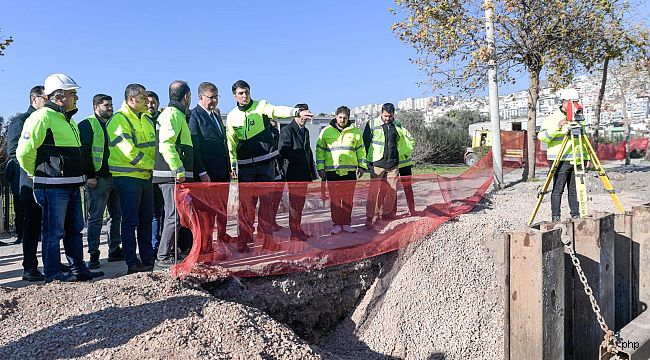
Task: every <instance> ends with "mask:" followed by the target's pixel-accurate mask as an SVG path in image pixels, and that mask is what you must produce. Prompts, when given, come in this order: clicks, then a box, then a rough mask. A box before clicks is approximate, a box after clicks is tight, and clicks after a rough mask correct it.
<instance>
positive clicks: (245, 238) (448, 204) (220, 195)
mask: <svg viewBox="0 0 650 360" xmlns="http://www.w3.org/2000/svg"><path fill="white" fill-rule="evenodd" d="M505 139H506V140H505V141H503V142H502V154H503V159H504V162H503V168H504V173H507V172H509V171H511V170H513V169H515V168H517V167H521V166H523V165H524V161H523V160H524V159H525V152H526V151H525V143H526V141H525V133H524V132H519V133H517V134H515V135H513V136H510V137H506V138H505ZM645 141H646V142H645V143H641V144H635V146H638V147H640V146H643V145H644V144H646V145H647V139H646V140H645ZM621 146H623V144H616V145H612V148H615V149H616V151H612V150H611V149H610V148H609V147H608V146H606V145H601V146H600V147H599V156H600V154H601V151H603V153H602V154H603V155H604V156H603V158H601V160H603V161H605V160H614V159H617V158H618V156H619V155H618V153H619V152H620V148H621ZM601 149H604V150H601ZM611 154H615V155H611ZM536 155H537V156H536V158H537V161H536V162H538V163H541V164H540V165H544V164H548V162H547V161H546V159H545V152H543V151H541V150H540V148H539V146H538V147H537V154H536ZM613 156H615V158H614V159H612V157H613ZM492 171H493V169H492V154H491V152H489V153H488V154H487V155H486V156H484V157H483V158H482V159H481V160H480V161H479V162H478V163H477V164H476V165H474V166H473V167H471V168H470V169H468V170H466V171H465V172H464V173H463V174H461V175H457V176H442V175H437V174H426V175H414V176H411V177H402V178H401V179H400V180H398V190H397V214H396V215H397V216H396V218H395V219H389V220H382V221H380V222H379V223H378V224H376V226H375V228H374V229H373V230H368V229H366V228H365V226H364V224H365V222H366V214H367V211H366V205H367V202H368V198H369V189H370V187H371V184H372V182H373V181H377V180H370V179H367V178H364V179H360V180H356V181H336V182H320V181H319V182H312V183H285V182H272V183H235V182H233V183H230V184H228V183H185V184H180V185H178V187H177V189H176V194H177V196H176V205H177V209H178V213H179V216H180V219H181V224H182V225H183V226H185V227H188V228H189V229H190V230H191V231H192V234H193V245H192V249H191V251H190V253H189V255H188V256H187V257H186V258H185V259H184V260H183V261H182V262H181V263H179V264H178V265H176V266H174V267H173V268H172V275H174V276H178V277H181V278H182V277H185V276H188V275H192V276H195V277H200V278H211V277H213V276H216V275H224V274H231V275H236V276H268V275H279V274H286V273H291V272H297V271H306V270H312V269H320V268H323V267H328V266H333V265H340V264H345V263H348V262H352V261H358V260H361V259H365V258H369V257H373V256H377V255H381V254H384V253H387V252H390V251H393V250H396V249H399V248H403V247H405V246H407V245H409V244H411V243H413V242H414V241H416V240H418V239H421V238H422V237H424V236H426V235H428V234H430V233H431V232H433V231H434V230H435V229H436V228H437V227H438V226H440V225H441V224H442V223H444V222H445V221H448V220H450V219H452V218H454V217H457V216H459V215H460V214H463V213H467V212H469V211H470V210H471V209H472V208H473V207H474V206H475V205H476V204H477V203H478V202H479V201H480V200H481V197H482V196H483V194H484V193H485V192H486V191H487V189H488V187H489V186H490V184H491V182H492ZM384 186H385V184H384ZM409 187H411V188H412V193H413V196H412V201H413V204H414V205H415V209H416V210H417V212H416V213H415V214H414V215H410V214H409V213H408V211H407V210H408V204H407V199H406V196H405V192H404V189H405V188H407V189H408V188H409ZM290 195H293V196H290ZM296 195H298V197H301V196H302V195H304V201H305V203H304V209H303V212H302V224H301V227H302V229H303V230H304V231H305V232H306V233H308V234H310V235H311V238H308V239H306V241H303V240H298V239H295V238H291V236H290V230H289V208H290V206H291V204H290V203H291V200H290V197H293V198H294V199H295V198H296ZM239 197H242V198H243V199H246V200H245V202H246V203H248V204H249V205H245V206H243V207H242V209H241V210H242V211H239V210H240V209H239V207H240V201H239ZM332 197H334V198H335V199H340V198H345V197H349V198H351V200H352V205H351V211H350V214H349V216H350V220H351V221H350V225H351V227H352V228H353V229H354V230H356V232H355V233H346V232H341V233H339V234H336V235H332V234H330V229H331V228H332V225H333V223H332V217H333V215H334V216H335V217H336V218H338V219H340V218H341V211H342V210H344V208H345V201H343V202H339V205H337V206H335V208H336V209H335V214H332V211H331V206H330V198H332ZM255 198H258V199H260V202H259V203H258V204H257V206H255V205H252V204H253V200H254V199H255ZM343 200H345V199H343ZM341 204H343V205H342V206H341ZM238 212H240V214H238ZM371 212H372V213H375V211H371ZM343 213H345V211H343ZM343 215H344V216H343V218H345V216H347V214H343ZM244 216H248V217H249V218H251V219H253V222H251V224H250V227H246V226H242V225H243V224H242V222H241V221H239V219H240V218H241V217H244ZM215 219H217V220H216V221H215ZM216 222H217V223H218V222H221V223H223V224H225V225H224V227H220V226H217V225H216V224H215V223H216ZM274 222H277V224H279V225H280V226H281V227H282V229H276V231H273V230H272V229H273V226H274V224H273V223H274ZM224 230H225V232H226V233H227V234H228V235H229V236H228V237H225V236H223V235H219V232H220V231H221V232H222V233H223V231H224ZM264 234H267V235H266V236H265V235H264Z"/></svg>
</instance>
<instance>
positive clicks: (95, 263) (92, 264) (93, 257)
mask: <svg viewBox="0 0 650 360" xmlns="http://www.w3.org/2000/svg"><path fill="white" fill-rule="evenodd" d="M86 266H87V267H88V268H89V269H99V268H100V267H101V266H102V265H101V264H100V263H99V251H98V252H93V253H91V254H90V261H88V262H87V263H86Z"/></svg>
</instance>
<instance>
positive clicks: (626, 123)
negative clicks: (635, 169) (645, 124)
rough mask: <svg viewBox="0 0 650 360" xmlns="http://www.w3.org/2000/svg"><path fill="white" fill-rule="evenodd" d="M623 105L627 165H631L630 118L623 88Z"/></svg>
mask: <svg viewBox="0 0 650 360" xmlns="http://www.w3.org/2000/svg"><path fill="white" fill-rule="evenodd" d="M620 93H621V95H620V97H621V105H622V106H623V126H624V127H625V133H624V134H625V165H630V118H629V117H628V116H627V100H626V99H625V91H623V89H622V88H621V91H620Z"/></svg>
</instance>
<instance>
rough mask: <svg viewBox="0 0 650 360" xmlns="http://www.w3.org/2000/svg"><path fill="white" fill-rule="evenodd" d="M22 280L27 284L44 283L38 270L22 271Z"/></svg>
mask: <svg viewBox="0 0 650 360" xmlns="http://www.w3.org/2000/svg"><path fill="white" fill-rule="evenodd" d="M23 280H25V281H29V282H36V281H44V280H45V276H44V275H43V273H41V272H40V271H38V269H29V270H25V271H23Z"/></svg>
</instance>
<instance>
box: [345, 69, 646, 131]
mask: <svg viewBox="0 0 650 360" xmlns="http://www.w3.org/2000/svg"><path fill="white" fill-rule="evenodd" d="M600 81H601V79H600V76H587V75H582V76H578V77H576V78H575V79H574V80H573V82H572V86H573V87H575V88H576V89H577V90H578V92H579V93H580V95H581V97H582V99H581V101H582V104H583V106H584V115H585V120H586V121H587V125H591V126H593V124H594V123H595V119H596V117H595V113H594V111H595V104H596V99H597V97H598V90H599V87H600ZM617 93H618V89H617V88H616V87H615V86H614V85H613V84H612V82H611V81H610V82H609V83H608V86H607V88H606V90H605V98H604V99H603V105H602V109H601V118H600V123H601V128H602V130H604V131H605V133H606V134H609V135H612V134H616V133H617V132H622V128H621V122H622V121H623V108H622V101H620V100H621V99H620V97H619V96H617V95H616V94H617ZM625 98H626V108H627V114H628V117H629V118H630V123H631V127H632V132H633V133H635V132H637V133H643V132H647V131H648V122H649V121H650V79H646V81H644V82H642V85H641V86H640V87H639V88H634V89H631V90H630V91H629V92H628V93H627V95H626V97H625ZM559 103H560V101H559V99H558V98H557V96H556V93H555V92H554V91H552V89H551V87H550V85H549V84H548V83H547V82H542V84H541V89H540V95H539V99H538V102H537V125H540V124H541V121H542V120H543V119H544V118H545V117H546V116H548V115H550V114H551V113H552V112H553V111H554V110H555V109H556V108H557V106H559ZM397 109H398V111H409V110H418V111H421V112H423V113H424V118H425V121H426V122H427V123H432V122H434V121H436V119H437V118H439V117H441V116H442V115H444V114H445V113H446V112H448V111H450V110H463V109H465V110H474V111H478V112H479V113H481V114H482V115H485V116H487V115H489V104H488V98H487V96H485V97H468V98H464V97H461V96H457V95H456V96H444V95H440V96H430V97H423V98H406V99H403V100H400V101H398V102H397ZM380 111H381V104H369V105H363V106H358V107H355V108H353V109H352V115H351V116H352V118H353V119H354V120H355V121H356V122H357V123H364V122H365V121H367V120H368V119H370V118H372V117H376V116H378V115H379V113H380ZM499 114H500V117H501V122H502V128H505V129H507V130H517V129H525V128H526V122H527V114H528V90H522V91H518V92H514V93H511V94H504V95H501V96H499ZM513 124H514V125H513ZM476 126H479V127H481V126H483V125H480V124H479V125H476ZM484 126H487V127H489V124H484Z"/></svg>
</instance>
